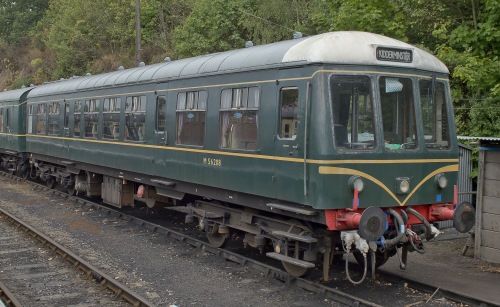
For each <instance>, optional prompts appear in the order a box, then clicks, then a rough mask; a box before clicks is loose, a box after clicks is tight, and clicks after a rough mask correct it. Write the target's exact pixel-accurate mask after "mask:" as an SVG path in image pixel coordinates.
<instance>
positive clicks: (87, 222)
mask: <svg viewBox="0 0 500 307" xmlns="http://www.w3.org/2000/svg"><path fill="white" fill-rule="evenodd" d="M0 195H1V196H0V206H2V207H3V208H5V209H7V210H8V211H9V212H12V213H14V214H15V215H17V216H19V217H20V218H22V219H23V220H25V221H26V222H28V223H30V224H32V225H33V226H34V227H36V228H38V229H40V230H42V231H44V232H45V233H46V234H48V235H49V236H51V237H52V238H54V239H55V240H56V241H58V242H59V243H61V244H62V245H64V246H66V247H68V248H71V249H72V250H73V251H74V252H76V253H77V254H79V255H81V256H82V257H83V258H85V259H86V260H88V261H89V262H91V263H92V264H94V265H95V266H97V267H99V268H100V269H102V270H103V271H105V272H106V273H108V274H109V275H111V276H115V278H116V279H117V280H120V281H122V282H124V283H125V284H127V285H128V287H130V288H131V289H133V290H134V291H136V292H137V293H139V294H141V295H142V296H144V297H146V298H148V299H149V300H150V301H151V302H153V303H154V304H156V305H158V306H170V305H175V306H190V305H193V306H200V305H202V306H237V305H240V306H268V305H272V306H337V305H338V304H337V303H335V302H332V301H331V300H325V299H323V298H322V296H320V295H315V294H311V293H308V292H306V291H304V290H301V289H297V288H294V287H289V288H287V287H285V286H284V285H283V283H281V282H279V281H277V280H273V279H270V278H266V277H264V276H263V275H262V274H260V273H256V272H255V271H252V270H249V269H248V268H245V267H241V266H239V265H238V264H235V263H233V262H229V261H225V260H223V259H220V258H217V257H215V256H213V255H211V254H210V253H207V252H205V251H203V250H199V249H195V248H192V247H190V246H188V245H186V244H184V243H179V242H176V241H175V240H173V239H168V238H165V237H164V236H162V235H158V234H154V233H150V232H148V231H146V230H138V228H136V227H133V226H131V225H130V224H128V223H127V222H124V221H121V220H115V219H112V218H106V217H103V216H101V213H99V212H97V211H93V212H88V211H87V210H82V209H81V208H79V207H78V206H76V205H74V204H72V203H69V202H68V201H66V200H64V199H61V198H58V197H54V196H52V195H50V196H48V195H45V194H44V193H43V192H39V191H35V190H32V188H30V187H29V186H27V185H25V184H24V183H13V182H7V181H6V180H5V179H3V178H1V177H0ZM150 214H151V212H150V213H149V215H150ZM145 215H148V214H145ZM157 216H158V217H159V218H170V219H175V220H176V225H175V226H176V227H185V228H188V230H192V229H191V227H190V226H189V225H186V224H184V223H183V216H180V215H175V214H173V215H168V214H158V215H157ZM198 233H199V232H198ZM443 236H444V235H443ZM464 243H465V239H464V238H461V239H456V240H450V241H448V240H447V241H438V242H437V243H433V242H429V243H427V246H428V252H427V253H426V254H425V255H423V256H422V255H416V254H415V253H413V254H410V255H409V263H408V265H409V266H410V267H416V268H418V264H419V263H420V264H424V263H427V262H436V259H440V260H439V261H441V262H442V263H446V267H445V266H443V273H444V274H446V273H445V272H446V269H450V268H451V269H452V270H453V267H454V266H457V267H458V266H460V267H466V268H469V269H471V268H472V269H477V270H488V271H491V272H497V273H498V272H500V270H499V268H500V267H499V266H495V265H491V264H488V263H485V262H481V261H476V260H474V259H473V258H472V257H471V255H472V254H473V252H472V251H469V252H468V256H467V257H463V256H461V249H462V247H463V244H464ZM436 255H438V258H436ZM439 261H438V262H439ZM414 264H416V265H414ZM386 267H398V263H397V259H396V257H393V258H392V259H390V260H389V262H388V263H387V264H386V265H384V267H383V268H384V269H385V268H386ZM332 273H333V274H334V280H332V281H331V282H329V283H328V285H329V286H333V287H334V288H338V289H339V290H344V291H346V292H349V293H352V294H353V295H358V294H359V295H362V296H363V297H365V299H368V298H370V297H372V298H378V300H377V301H378V302H379V304H383V305H386V306H405V305H407V304H414V305H415V304H418V302H423V301H425V300H426V299H427V297H428V294H423V293H420V292H418V291H415V290H413V289H410V288H407V287H405V286H404V285H392V284H388V283H384V282H383V281H375V282H372V281H370V280H368V281H366V282H365V283H364V284H363V285H361V286H352V285H350V283H348V282H347V281H346V280H345V274H344V272H343V264H340V265H337V266H334V267H333V270H332ZM355 279H357V278H355ZM383 297H387V298H386V299H383ZM455 305H456V304H454V303H452V302H450V301H446V300H437V301H436V300H435V301H433V302H431V303H430V304H427V305H426V306H455Z"/></svg>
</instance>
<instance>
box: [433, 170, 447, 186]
mask: <svg viewBox="0 0 500 307" xmlns="http://www.w3.org/2000/svg"><path fill="white" fill-rule="evenodd" d="M434 181H435V182H436V185H437V186H438V188H440V189H444V188H446V187H447V186H448V179H447V178H446V176H445V175H444V173H439V174H437V175H436V177H435V178H434Z"/></svg>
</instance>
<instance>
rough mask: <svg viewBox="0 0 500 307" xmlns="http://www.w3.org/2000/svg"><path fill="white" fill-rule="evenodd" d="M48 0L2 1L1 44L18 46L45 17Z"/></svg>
mask: <svg viewBox="0 0 500 307" xmlns="http://www.w3.org/2000/svg"><path fill="white" fill-rule="evenodd" d="M48 2H49V1H48V0H16V1H12V0H0V43H3V44H9V45H10V44H14V45H17V44H19V43H20V42H21V39H22V38H23V37H24V36H25V35H26V34H27V33H28V32H29V31H30V29H31V28H33V27H34V26H35V25H36V23H37V22H38V21H39V20H40V19H41V18H42V17H43V14H44V13H45V10H46V9H47V7H48Z"/></svg>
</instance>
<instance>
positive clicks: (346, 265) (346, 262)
mask: <svg viewBox="0 0 500 307" xmlns="http://www.w3.org/2000/svg"><path fill="white" fill-rule="evenodd" d="M362 254H363V259H364V261H365V265H364V269H363V277H361V279H360V280H359V281H354V280H352V279H351V275H349V250H348V251H347V254H346V257H345V275H346V276H347V279H348V280H349V281H350V282H351V283H352V284H353V285H359V284H360V283H362V282H363V281H365V278H366V272H367V270H368V269H367V267H368V263H367V262H368V261H367V260H366V253H363V252H362Z"/></svg>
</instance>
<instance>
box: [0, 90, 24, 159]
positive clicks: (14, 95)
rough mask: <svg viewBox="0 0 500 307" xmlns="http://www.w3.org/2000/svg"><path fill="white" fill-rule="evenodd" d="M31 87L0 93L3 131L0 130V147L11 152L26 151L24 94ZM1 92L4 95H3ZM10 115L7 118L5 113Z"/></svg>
mask: <svg viewBox="0 0 500 307" xmlns="http://www.w3.org/2000/svg"><path fill="white" fill-rule="evenodd" d="M31 89H32V88H25V89H19V90H15V91H10V92H5V93H0V108H1V109H2V110H3V116H4V118H3V125H4V127H3V132H0V148H1V149H4V150H9V151H13V152H18V153H23V152H25V151H26V137H25V134H26V124H25V119H26V96H27V95H28V93H29V91H30V90H31ZM3 94H4V95H5V96H6V97H5V98H4V97H3ZM7 112H8V114H9V115H8V116H9V117H10V118H9V119H8V120H7V116H6V114H7Z"/></svg>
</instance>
